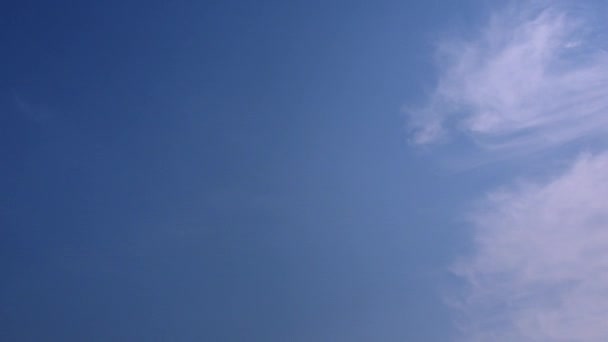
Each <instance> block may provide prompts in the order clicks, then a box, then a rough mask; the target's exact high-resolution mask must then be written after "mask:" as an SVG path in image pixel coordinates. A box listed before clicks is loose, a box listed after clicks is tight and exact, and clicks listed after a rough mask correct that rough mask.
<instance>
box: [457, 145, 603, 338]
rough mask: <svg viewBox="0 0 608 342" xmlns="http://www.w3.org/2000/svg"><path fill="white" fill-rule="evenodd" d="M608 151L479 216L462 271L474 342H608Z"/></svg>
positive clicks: (493, 203) (494, 197)
mask: <svg viewBox="0 0 608 342" xmlns="http://www.w3.org/2000/svg"><path fill="white" fill-rule="evenodd" d="M607 171H608V153H607V154H603V155H598V156H585V157H582V158H581V159H580V160H578V161H577V162H576V164H575V165H574V166H573V167H572V168H571V169H570V170H568V171H567V172H565V173H564V174H563V175H561V176H560V177H558V178H556V179H553V180H551V181H549V182H547V183H546V184H540V185H539V184H536V185H530V184H529V185H520V186H519V187H518V188H516V189H512V190H506V191H501V192H495V193H492V194H491V195H490V196H489V197H488V199H487V201H486V202H485V203H484V206H485V208H484V209H482V210H480V211H478V212H477V213H475V214H474V215H472V220H473V224H474V227H475V233H474V234H475V252H474V254H473V255H472V256H471V257H470V258H469V259H466V260H462V261H461V262H460V263H459V264H457V266H455V272H456V273H457V274H459V275H460V276H462V277H463V278H464V279H465V280H466V281H467V284H468V287H469V288H468V292H467V295H466V297H465V298H464V299H463V301H462V302H461V303H460V304H461V307H460V309H461V310H462V311H461V313H463V314H464V315H465V316H464V317H463V318H464V320H463V322H465V325H464V328H465V333H466V335H467V337H468V339H469V340H471V341H605V340H606V337H607V336H608V324H606V320H607V319H608V200H607V199H608V198H607V197H606V196H607V194H608V172H607Z"/></svg>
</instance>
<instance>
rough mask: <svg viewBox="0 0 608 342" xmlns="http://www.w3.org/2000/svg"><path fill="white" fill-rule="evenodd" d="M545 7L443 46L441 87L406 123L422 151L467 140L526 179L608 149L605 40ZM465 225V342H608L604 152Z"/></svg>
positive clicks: (503, 198)
mask: <svg viewBox="0 0 608 342" xmlns="http://www.w3.org/2000/svg"><path fill="white" fill-rule="evenodd" d="M541 2H542V3H543V6H542V7H541V6H538V5H530V4H531V3H532V2H517V3H516V4H515V5H513V6H510V7H506V8H503V9H502V11H500V12H497V13H496V14H495V15H493V16H492V17H491V19H490V20H489V21H488V23H487V25H486V26H484V27H483V28H482V30H480V32H479V34H478V35H477V36H476V37H475V38H474V39H471V40H468V41H450V42H444V43H443V44H440V45H439V57H440V58H439V68H440V72H439V78H438V83H437V86H436V88H435V89H434V91H433V92H432V93H431V95H430V96H429V100H428V102H427V104H426V105H425V106H423V107H422V108H419V109H418V110H415V111H413V112H412V113H411V127H412V130H413V133H412V140H413V141H414V142H415V143H416V144H421V145H430V144H433V143H439V142H442V141H443V142H445V141H450V139H451V138H453V139H452V142H454V141H457V142H458V143H463V140H462V139H465V140H466V141H467V142H468V143H471V144H472V146H475V148H476V150H478V151H482V152H483V153H485V154H486V155H489V156H492V157H493V158H494V157H495V156H496V157H495V158H500V159H503V161H515V160H517V161H518V165H519V166H520V167H522V166H523V169H524V170H525V160H527V159H526V158H518V157H524V156H526V155H529V154H530V153H534V152H543V151H552V152H556V153H558V154H561V152H564V151H565V150H563V148H565V147H566V145H568V144H570V143H572V142H577V141H582V140H583V139H591V140H587V141H594V142H595V143H597V142H600V141H602V140H601V139H604V140H603V142H606V140H605V139H606V137H608V53H606V51H605V50H604V49H603V47H602V46H601V44H603V43H602V39H601V38H602V36H603V33H602V31H605V30H603V29H602V28H600V27H596V26H597V25H594V24H590V23H591V22H592V21H590V20H589V18H588V17H585V15H583V14H582V13H581V12H579V13H578V15H577V16H575V15H573V14H572V12H571V11H569V10H568V9H566V8H565V7H561V6H559V5H558V2H557V1H544V2H543V1H541ZM541 2H537V3H541ZM570 146H572V145H570ZM598 146H601V144H598V145H596V146H595V147H598ZM600 148H601V147H600ZM604 148H605V147H604ZM569 151H571V150H569ZM547 155H551V154H546V155H545V157H543V158H547ZM553 155H555V154H553ZM547 161H548V160H546V159H541V160H536V161H535V162H536V163H538V162H541V163H543V162H547ZM548 164H550V163H548ZM556 172H557V171H556ZM556 172H553V174H555V173H556ZM469 216H470V218H471V225H472V232H473V241H474V244H473V248H472V250H471V253H470V255H469V256H468V257H466V258H462V259H461V260H459V261H458V262H456V263H455V265H454V266H453V271H454V272H455V273H456V274H457V275H458V276H459V277H460V278H461V279H463V280H464V281H465V284H466V290H465V293H464V294H463V295H462V296H461V297H460V298H459V300H457V301H456V303H457V304H455V307H456V309H457V312H458V313H459V314H461V317H462V321H461V323H462V324H461V327H462V332H463V336H464V340H466V341H590V342H593V341H605V340H606V338H607V337H608V324H606V322H607V321H608V150H606V151H605V152H603V153H596V154H581V155H580V156H579V157H577V158H576V159H575V161H574V162H573V163H572V165H570V166H569V167H568V168H566V170H565V171H562V172H561V173H560V176H557V177H554V178H552V179H547V180H540V181H537V182H534V183H529V184H521V183H519V184H515V185H507V186H505V187H503V188H502V190H500V191H494V192H490V193H489V195H487V196H486V197H484V198H483V199H482V200H481V202H480V206H479V208H478V210H476V211H475V212H474V213H470V214H469Z"/></svg>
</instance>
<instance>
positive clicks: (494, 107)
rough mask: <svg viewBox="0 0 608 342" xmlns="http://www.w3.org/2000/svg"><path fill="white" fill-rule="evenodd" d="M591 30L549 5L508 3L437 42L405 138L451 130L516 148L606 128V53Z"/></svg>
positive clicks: (434, 136) (423, 139)
mask: <svg viewBox="0 0 608 342" xmlns="http://www.w3.org/2000/svg"><path fill="white" fill-rule="evenodd" d="M598 34H599V32H597V31H594V30H591V29H590V28H589V27H588V26H586V25H585V18H580V17H573V16H571V15H569V14H568V12H567V11H565V10H560V9H559V8H557V7H546V6H545V8H542V9H539V8H522V7H521V6H520V7H518V8H515V7H512V8H507V9H505V10H503V11H502V12H500V13H498V14H496V15H494V16H493V17H492V18H491V20H490V21H489V23H488V24H487V26H486V27H485V28H484V29H483V30H482V32H481V33H480V34H479V35H478V36H477V37H476V38H475V39H473V40H470V41H450V42H444V43H442V44H440V45H439V49H438V50H439V53H438V55H439V60H440V67H441V72H440V76H439V80H438V84H437V86H436V88H435V90H434V92H433V93H432V94H431V96H430V100H429V101H428V103H427V104H426V105H425V106H423V107H422V108H420V109H418V110H415V111H413V113H412V116H411V118H412V122H411V123H412V127H413V129H414V133H413V141H414V142H415V143H417V144H428V143H432V142H438V141H441V140H444V139H447V138H449V136H450V135H451V134H453V133H454V132H458V134H462V135H464V136H467V137H468V138H469V139H471V140H472V141H473V142H474V143H475V144H476V145H477V146H479V147H481V148H483V149H486V150H490V151H493V152H494V151H498V152H501V153H503V152H508V153H523V152H525V151H536V150H543V149H547V148H553V147H559V146H560V145H563V144H564V143H568V142H571V141H574V140H576V139H578V138H581V137H583V136H586V137H589V136H597V135H601V134H605V133H608V116H606V115H605V112H606V110H608V53H606V51H605V50H603V49H601V48H599V47H597V46H593V45H594V44H593V41H595V40H596V39H598V38H597V35H598Z"/></svg>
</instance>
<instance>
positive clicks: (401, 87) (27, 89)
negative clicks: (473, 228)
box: [0, 0, 509, 342]
mask: <svg viewBox="0 0 608 342" xmlns="http://www.w3.org/2000/svg"><path fill="white" fill-rule="evenodd" d="M498 3H499V2H489V1H459V2H452V1H439V0H432V1H424V2H415V1H385V0H381V1H373V2H361V1H350V2H347V1H323V2H310V1H289V2H283V1H266V2H251V1H172V2H159V1H147V2H144V1H104V2H85V1H81V2H68V1H54V2H44V1H19V2H14V3H5V4H3V6H2V11H1V12H0V13H1V14H0V18H1V25H2V30H0V42H1V46H2V47H3V50H4V53H3V54H1V55H0V62H1V63H0V65H2V66H1V67H0V68H1V69H2V77H0V90H1V91H0V269H1V270H2V280H0V340H4V341H268V342H271V341H316V342H323V341H349V342H355V341H382V342H385V341H386V342H390V341H449V340H451V339H452V338H453V336H454V328H455V327H454V324H453V321H452V315H451V313H450V310H449V308H448V307H447V305H446V303H445V298H444V295H445V294H446V292H449V291H447V290H448V289H450V288H451V287H453V286H455V285H454V283H453V282H454V279H452V278H450V275H449V272H447V267H448V266H449V264H450V262H451V260H453V258H454V256H455V255H458V254H460V253H462V252H463V251H466V250H467V248H468V247H467V246H468V243H469V241H468V235H466V234H465V233H464V232H465V231H466V227H465V225H464V223H463V221H461V220H460V219H459V214H460V209H462V208H463V207H465V206H467V205H468V204H467V203H466V202H465V200H468V199H470V197H471V194H478V193H479V190H480V189H485V188H487V186H488V185H489V184H494V183H495V182H496V181H497V179H498V178H500V177H501V174H503V175H504V174H506V173H509V170H508V169H502V168H501V169H500V170H499V171H500V172H492V173H487V172H480V171H479V170H476V169H472V170H467V171H450V170H449V168H448V169H446V168H443V167H442V166H441V165H440V163H439V162H437V160H434V159H433V158H432V157H431V156H429V154H428V153H427V152H426V151H425V148H420V147H415V146H412V145H411V144H410V143H409V142H408V135H407V129H406V117H405V114H404V112H403V110H402V107H403V106H404V105H418V104H421V103H423V102H424V98H425V97H426V96H427V95H428V92H429V90H430V89H431V88H432V87H433V86H434V82H435V81H436V73H437V70H436V69H435V64H434V62H435V61H434V48H435V45H434V44H435V43H436V41H437V40H438V39H440V38H441V37H442V36H443V35H445V34H463V35H466V34H467V32H468V31H469V30H471V29H472V28H473V27H474V25H475V23H477V22H479V21H481V20H483V18H485V16H484V15H485V14H486V13H487V10H488V9H489V8H490V7H492V6H493V5H494V4H498ZM489 167H492V166H489Z"/></svg>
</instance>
